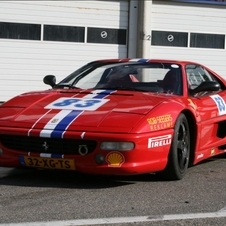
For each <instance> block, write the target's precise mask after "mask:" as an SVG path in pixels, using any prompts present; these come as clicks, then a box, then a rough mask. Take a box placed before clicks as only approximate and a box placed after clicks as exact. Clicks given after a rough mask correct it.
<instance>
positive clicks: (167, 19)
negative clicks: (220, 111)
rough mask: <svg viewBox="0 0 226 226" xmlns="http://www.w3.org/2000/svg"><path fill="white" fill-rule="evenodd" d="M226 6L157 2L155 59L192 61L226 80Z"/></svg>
mask: <svg viewBox="0 0 226 226" xmlns="http://www.w3.org/2000/svg"><path fill="white" fill-rule="evenodd" d="M225 10H226V5H213V4H204V3H203V4H196V3H185V2H173V1H153V5H152V12H151V15H152V16H151V48H150V56H151V57H153V58H169V59H178V60H192V61H197V62H200V63H203V64H205V65H207V66H208V67H210V68H212V69H213V70H215V71H217V72H218V73H220V74H221V75H222V76H225V77H226V67H225V62H226V49H225V34H226V29H225V24H226V17H225Z"/></svg>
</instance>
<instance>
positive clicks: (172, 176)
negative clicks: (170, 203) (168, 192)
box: [160, 114, 190, 180]
mask: <svg viewBox="0 0 226 226" xmlns="http://www.w3.org/2000/svg"><path fill="white" fill-rule="evenodd" d="M189 155H190V131H189V126H188V121H187V118H186V117H185V115H184V114H180V115H179V117H178V119H177V121H176V124H175V129H174V135H173V139H172V143H171V148H170V152H169V156H168V163H167V166H166V168H165V169H164V170H163V171H162V172H160V175H161V176H163V177H164V178H165V179H167V180H180V179H182V178H183V177H184V176H185V174H186V172H187V169H188V164H189Z"/></svg>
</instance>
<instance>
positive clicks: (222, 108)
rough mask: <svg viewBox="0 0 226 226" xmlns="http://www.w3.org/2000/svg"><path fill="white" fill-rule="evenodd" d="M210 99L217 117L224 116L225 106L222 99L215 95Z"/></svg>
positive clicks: (225, 112)
mask: <svg viewBox="0 0 226 226" xmlns="http://www.w3.org/2000/svg"><path fill="white" fill-rule="evenodd" d="M210 97H211V98H212V99H213V101H214V102H215V103H216V105H217V108H218V113H219V115H224V114H226V104H225V101H224V99H223V98H222V97H221V96H220V95H217V94H216V95H211V96H210Z"/></svg>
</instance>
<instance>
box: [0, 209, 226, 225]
mask: <svg viewBox="0 0 226 226" xmlns="http://www.w3.org/2000/svg"><path fill="white" fill-rule="evenodd" d="M220 217H226V207H224V208H222V209H221V210H219V211H218V212H212V213H193V214H192V213H191V214H170V215H153V216H152V215H150V216H137V217H115V218H114V217H113V218H96V219H80V220H65V221H47V222H44V221H40V222H28V223H9V224H0V226H82V225H107V224H120V223H121V224H122V223H140V222H151V221H152V222H153V221H155V222H156V221H170V220H188V219H190V220H191V219H202V218H220Z"/></svg>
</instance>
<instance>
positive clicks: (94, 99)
mask: <svg viewBox="0 0 226 226" xmlns="http://www.w3.org/2000/svg"><path fill="white" fill-rule="evenodd" d="M43 81H44V83H45V84H48V85H50V86H51V87H49V88H48V89H47V90H45V91H34V92H28V93H24V94H21V95H19V96H16V97H14V98H12V99H10V100H9V101H7V102H5V103H4V104H2V105H1V106H0V166H1V167H36V168H43V169H56V170H60V169H62V170H74V171H78V172H81V173H86V174H97V175H136V174H146V173H156V174H158V175H159V176H161V177H162V178H164V179H166V180H180V179H182V178H183V177H184V176H185V175H186V173H187V170H188V168H189V166H191V165H195V164H197V163H199V162H200V161H203V160H205V159H208V158H210V157H212V156H216V155H219V154H223V153H225V152H226V138H225V137H226V104H225V102H226V91H225V90H226V82H225V80H224V79H223V78H222V77H220V76H219V75H218V74H217V73H215V72H214V71H212V70H210V69H209V68H207V67H206V66H204V65H201V64H199V63H195V62H190V61H177V60H159V59H106V60H97V61H93V62H90V63H88V64H86V65H84V66H83V67H81V68H79V69H78V70H76V71H74V72H73V73H71V74H70V75H69V76H67V77H66V78H65V79H63V80H62V81H61V82H59V83H56V77H55V76H54V75H47V76H45V77H44V79H43Z"/></svg>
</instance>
